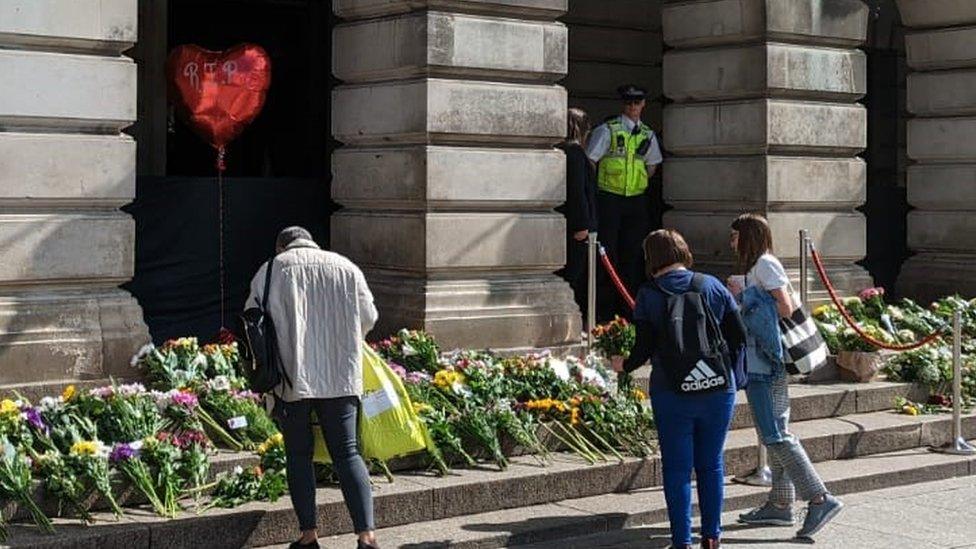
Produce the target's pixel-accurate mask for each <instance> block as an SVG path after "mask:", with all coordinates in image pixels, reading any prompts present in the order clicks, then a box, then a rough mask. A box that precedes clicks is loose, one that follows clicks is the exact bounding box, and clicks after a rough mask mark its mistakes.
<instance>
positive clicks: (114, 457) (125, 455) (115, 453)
mask: <svg viewBox="0 0 976 549" xmlns="http://www.w3.org/2000/svg"><path fill="white" fill-rule="evenodd" d="M138 455H139V450H137V449H135V448H133V447H132V445H131V444H116V445H115V448H112V453H110V454H109V455H108V459H109V461H111V462H112V463H118V462H120V461H126V460H128V459H132V458H134V457H137V456H138Z"/></svg>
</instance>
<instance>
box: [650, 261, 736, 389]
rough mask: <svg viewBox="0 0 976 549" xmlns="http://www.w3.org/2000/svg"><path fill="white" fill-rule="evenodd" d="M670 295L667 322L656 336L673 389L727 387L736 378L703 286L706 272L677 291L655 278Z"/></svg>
mask: <svg viewBox="0 0 976 549" xmlns="http://www.w3.org/2000/svg"><path fill="white" fill-rule="evenodd" d="M652 284H653V285H654V287H655V288H656V289H657V290H658V291H660V292H661V293H663V294H665V295H666V296H668V301H667V325H666V326H665V329H664V330H663V333H659V334H658V336H657V340H658V349H659V353H658V354H659V356H660V364H659V365H655V366H661V367H663V368H664V370H665V371H666V372H667V374H668V378H670V380H671V384H672V386H673V387H674V390H675V391H676V392H678V393H682V394H704V393H710V392H713V391H726V390H728V389H729V387H730V384H731V383H732V381H733V379H732V376H733V375H734V373H733V372H732V369H731V368H730V366H731V362H732V359H731V355H730V353H729V346H728V343H726V341H725V338H724V337H723V336H722V331H721V329H719V324H718V322H717V321H716V319H715V315H714V314H712V310H711V308H709V306H708V302H707V301H706V300H705V296H704V295H703V294H702V288H703V287H704V285H705V275H703V274H701V273H695V274H694V276H693V277H692V280H691V289H689V290H688V291H687V292H684V293H681V294H675V293H672V292H669V291H667V290H665V289H664V288H662V287H661V286H660V285H658V284H657V282H654V281H653V280H652Z"/></svg>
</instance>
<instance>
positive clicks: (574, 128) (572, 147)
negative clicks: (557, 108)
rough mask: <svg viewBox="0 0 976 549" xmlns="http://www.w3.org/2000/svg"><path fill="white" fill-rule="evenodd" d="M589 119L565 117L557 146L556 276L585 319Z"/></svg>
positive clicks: (592, 197) (591, 204) (592, 195)
mask: <svg viewBox="0 0 976 549" xmlns="http://www.w3.org/2000/svg"><path fill="white" fill-rule="evenodd" d="M589 131H590V119H589V117H588V116H587V115H586V112H585V111H584V110H582V109H577V108H571V109H569V112H568V115H567V130H566V139H565V140H564V141H563V142H562V143H560V144H559V145H558V147H559V148H560V149H562V150H563V152H565V153H566V203H565V204H564V205H563V206H561V207H560V208H558V211H560V212H561V213H562V214H563V215H565V216H566V232H567V235H566V268H564V269H562V270H561V271H559V273H558V274H559V275H560V276H562V277H563V278H564V279H566V282H569V285H570V286H571V287H572V288H573V295H574V297H575V299H576V303H577V305H579V308H580V311H582V312H583V315H584V316H585V315H586V239H587V236H588V235H589V233H590V231H595V230H596V222H597V214H596V174H595V172H594V167H593V165H592V164H591V163H590V160H589V159H588V158H587V156H586V150H585V147H586V138H587V137H588V134H589Z"/></svg>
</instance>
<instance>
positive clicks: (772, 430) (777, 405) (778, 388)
mask: <svg viewBox="0 0 976 549" xmlns="http://www.w3.org/2000/svg"><path fill="white" fill-rule="evenodd" d="M788 382H789V380H788V378H787V377H786V372H784V371H782V370H781V371H780V372H779V373H778V374H774V375H772V376H752V375H750V377H749V385H748V386H747V387H746V396H747V397H748V398H749V407H750V408H751V409H752V417H753V420H754V421H755V424H756V430H757V431H758V432H759V436H760V437H761V438H762V441H763V444H764V445H765V446H766V449H767V450H768V451H769V466H770V469H771V470H772V473H773V488H772V490H771V491H770V493H769V501H770V502H772V503H774V504H776V505H779V506H787V505H792V504H793V501H794V500H795V499H796V496H797V493H799V496H800V498H801V499H803V500H806V501H809V500H811V499H813V498H815V497H817V496H819V495H821V494H824V493H826V492H827V488H826V487H825V486H824V483H823V480H821V478H820V475H818V474H817V471H816V470H815V469H814V468H813V463H811V462H810V458H809V456H807V452H806V450H804V449H803V445H802V444H800V440H799V439H798V438H797V437H796V436H794V435H793V434H792V433H790V431H789V422H790V394H789V384H788Z"/></svg>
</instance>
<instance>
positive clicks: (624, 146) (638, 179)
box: [597, 117, 651, 196]
mask: <svg viewBox="0 0 976 549" xmlns="http://www.w3.org/2000/svg"><path fill="white" fill-rule="evenodd" d="M607 125H608V126H609V127H610V149H609V150H608V151H607V153H606V154H605V155H604V156H603V158H601V159H600V166H599V168H598V170H597V185H598V187H599V188H600V190H601V191H606V192H608V193H613V194H619V195H621V196H639V195H641V194H644V191H646V190H647V166H646V165H645V164H644V158H643V156H642V155H640V154H638V149H640V148H641V145H643V144H644V143H645V142H646V141H648V140H649V139H650V138H651V128H649V127H647V125H646V124H644V123H643V122H641V124H640V129H639V130H638V132H637V133H631V132H629V131H627V128H626V127H624V125H623V124H622V123H621V122H620V118H619V117H617V118H613V119H611V120H609V121H608V122H607Z"/></svg>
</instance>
